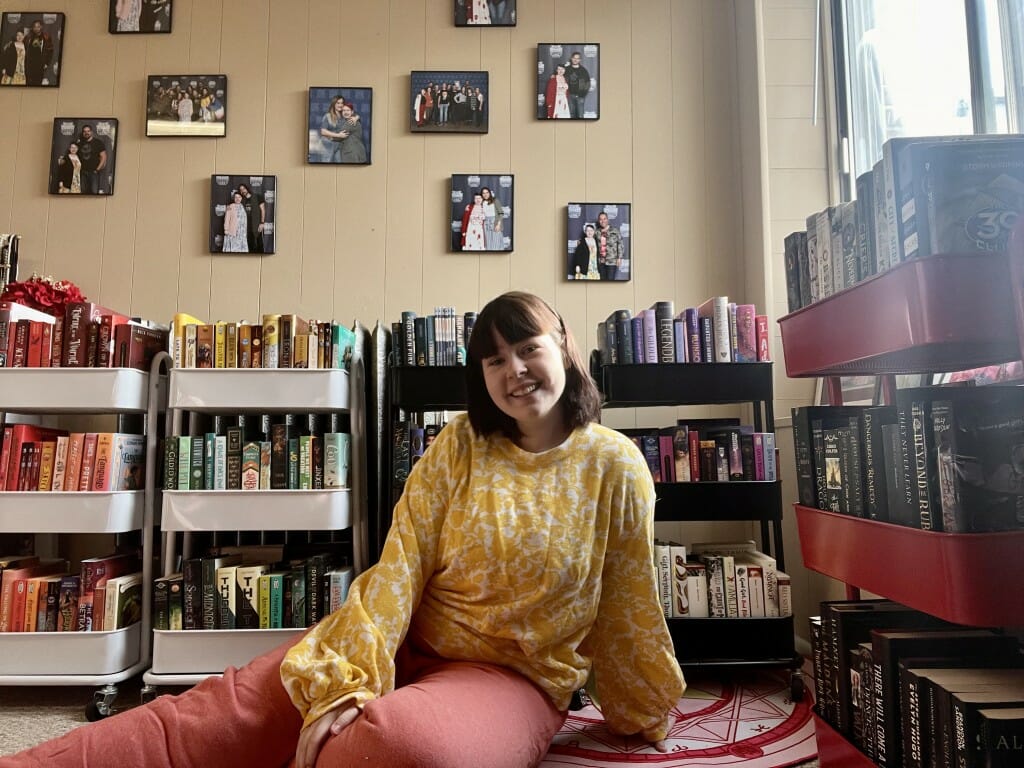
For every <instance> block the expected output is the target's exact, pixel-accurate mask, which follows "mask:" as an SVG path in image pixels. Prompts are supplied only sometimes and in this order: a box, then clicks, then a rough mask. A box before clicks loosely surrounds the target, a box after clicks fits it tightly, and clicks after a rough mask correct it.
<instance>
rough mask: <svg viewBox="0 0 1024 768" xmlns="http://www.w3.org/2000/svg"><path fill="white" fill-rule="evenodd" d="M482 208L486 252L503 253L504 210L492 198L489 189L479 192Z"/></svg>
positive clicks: (493, 197) (499, 202) (495, 199)
mask: <svg viewBox="0 0 1024 768" xmlns="http://www.w3.org/2000/svg"><path fill="white" fill-rule="evenodd" d="M480 197H481V198H482V200H483V206H484V243H485V244H486V250H488V251H504V250H505V236H504V235H503V234H502V231H501V227H502V224H503V223H504V221H505V209H504V208H503V207H502V205H501V201H500V200H499V199H498V198H496V197H495V196H494V194H493V193H492V192H491V188H490V187H483V188H481V190H480Z"/></svg>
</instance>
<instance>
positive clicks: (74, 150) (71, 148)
mask: <svg viewBox="0 0 1024 768" xmlns="http://www.w3.org/2000/svg"><path fill="white" fill-rule="evenodd" d="M68 154H69V155H71V156H72V157H74V156H75V155H77V154H78V145H77V144H72V145H71V146H69V147H68Z"/></svg>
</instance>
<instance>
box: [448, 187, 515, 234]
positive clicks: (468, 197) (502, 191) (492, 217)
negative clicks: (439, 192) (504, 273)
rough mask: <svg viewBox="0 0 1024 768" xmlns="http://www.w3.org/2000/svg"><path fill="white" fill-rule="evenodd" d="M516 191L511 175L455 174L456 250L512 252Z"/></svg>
mask: <svg viewBox="0 0 1024 768" xmlns="http://www.w3.org/2000/svg"><path fill="white" fill-rule="evenodd" d="M513 190H514V177H513V176H512V174H511V173H490V174H488V173H454V174H452V186H451V201H452V202H451V235H452V237H451V249H452V251H484V252H500V251H511V250H512V243H513V222H514V219H513V216H512V211H513V208H512V196H513Z"/></svg>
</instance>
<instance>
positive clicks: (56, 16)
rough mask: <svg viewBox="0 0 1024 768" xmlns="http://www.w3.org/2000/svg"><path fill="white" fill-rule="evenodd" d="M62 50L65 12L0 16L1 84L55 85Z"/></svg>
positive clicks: (57, 79) (6, 12)
mask: <svg viewBox="0 0 1024 768" xmlns="http://www.w3.org/2000/svg"><path fill="white" fill-rule="evenodd" d="M63 51H64V14H63V13H27V12H21V11H5V12H4V13H3V15H2V16H0V86H6V85H11V86H29V87H40V88H56V87H57V86H59V85H60V65H61V54H62V53H63Z"/></svg>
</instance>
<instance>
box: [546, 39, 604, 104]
mask: <svg viewBox="0 0 1024 768" xmlns="http://www.w3.org/2000/svg"><path fill="white" fill-rule="evenodd" d="M600 65H601V46H600V44H599V43H541V44H539V45H538V46H537V118H538V119H540V120H597V119H598V118H599V117H600V116H601V79H600Z"/></svg>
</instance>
